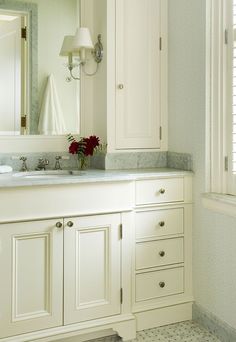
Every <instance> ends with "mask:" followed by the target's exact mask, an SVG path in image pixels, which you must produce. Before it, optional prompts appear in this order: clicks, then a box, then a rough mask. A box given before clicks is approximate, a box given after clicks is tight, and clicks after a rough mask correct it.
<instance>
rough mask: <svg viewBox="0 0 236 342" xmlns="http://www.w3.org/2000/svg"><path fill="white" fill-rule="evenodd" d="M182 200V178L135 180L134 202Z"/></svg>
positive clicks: (139, 203)
mask: <svg viewBox="0 0 236 342" xmlns="http://www.w3.org/2000/svg"><path fill="white" fill-rule="evenodd" d="M183 200H184V180H183V178H171V179H155V180H140V181H136V204H137V205H141V204H154V203H166V202H179V201H183Z"/></svg>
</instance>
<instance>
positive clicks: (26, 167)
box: [20, 156, 28, 172]
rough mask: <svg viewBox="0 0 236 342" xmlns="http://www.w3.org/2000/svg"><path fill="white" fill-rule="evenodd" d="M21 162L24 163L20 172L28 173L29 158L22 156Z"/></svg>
mask: <svg viewBox="0 0 236 342" xmlns="http://www.w3.org/2000/svg"><path fill="white" fill-rule="evenodd" d="M20 160H21V161H22V166H21V169H20V171H21V172H25V171H28V166H27V164H26V161H27V158H26V157H24V156H21V157H20Z"/></svg>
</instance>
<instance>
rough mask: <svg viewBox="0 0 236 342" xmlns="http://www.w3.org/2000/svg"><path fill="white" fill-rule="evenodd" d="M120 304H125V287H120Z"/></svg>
mask: <svg viewBox="0 0 236 342" xmlns="http://www.w3.org/2000/svg"><path fill="white" fill-rule="evenodd" d="M120 304H123V289H122V288H121V289H120Z"/></svg>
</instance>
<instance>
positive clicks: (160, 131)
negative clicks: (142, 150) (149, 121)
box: [159, 126, 162, 140]
mask: <svg viewBox="0 0 236 342" xmlns="http://www.w3.org/2000/svg"><path fill="white" fill-rule="evenodd" d="M159 137H160V140H162V127H161V126H160V129H159Z"/></svg>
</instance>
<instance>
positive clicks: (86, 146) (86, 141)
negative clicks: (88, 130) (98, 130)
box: [68, 135, 100, 157]
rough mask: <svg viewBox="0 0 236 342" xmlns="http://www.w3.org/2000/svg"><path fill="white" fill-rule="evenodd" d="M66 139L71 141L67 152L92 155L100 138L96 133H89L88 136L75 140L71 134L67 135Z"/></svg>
mask: <svg viewBox="0 0 236 342" xmlns="http://www.w3.org/2000/svg"><path fill="white" fill-rule="evenodd" d="M68 140H69V141H70V142H71V141H72V142H71V144H70V146H69V152H70V153H72V154H79V155H84V156H85V157H87V156H92V155H93V153H94V150H95V149H96V147H98V146H99V141H100V139H99V138H98V137H96V135H91V136H90V137H89V138H81V139H80V140H79V141H76V140H75V139H74V137H73V136H72V135H69V138H68Z"/></svg>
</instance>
